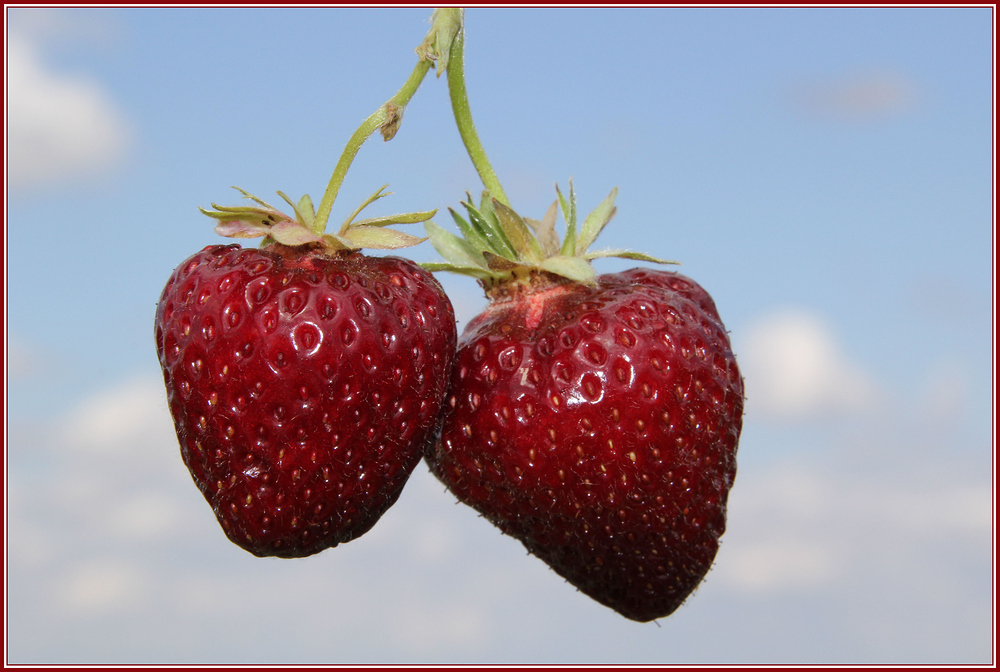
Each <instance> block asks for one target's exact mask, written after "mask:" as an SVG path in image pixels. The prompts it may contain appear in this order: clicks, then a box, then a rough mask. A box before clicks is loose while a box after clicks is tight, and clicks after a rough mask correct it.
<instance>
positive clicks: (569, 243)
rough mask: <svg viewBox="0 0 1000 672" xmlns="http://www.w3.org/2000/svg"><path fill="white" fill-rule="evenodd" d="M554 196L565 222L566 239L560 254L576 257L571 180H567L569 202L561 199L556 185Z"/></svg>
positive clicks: (574, 215) (573, 193) (574, 209)
mask: <svg viewBox="0 0 1000 672" xmlns="http://www.w3.org/2000/svg"><path fill="white" fill-rule="evenodd" d="M556 196H558V197H559V205H560V207H561V208H562V213H563V219H564V220H565V221H566V237H565V238H563V244H562V253H563V254H564V255H565V256H567V257H574V256H576V192H575V191H573V178H572V177H571V178H569V200H567V199H566V198H564V197H563V195H562V192H561V191H560V190H559V185H558V184H557V185H556Z"/></svg>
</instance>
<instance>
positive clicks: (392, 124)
mask: <svg viewBox="0 0 1000 672" xmlns="http://www.w3.org/2000/svg"><path fill="white" fill-rule="evenodd" d="M431 65H433V63H432V61H430V60H421V61H419V62H418V63H417V65H416V67H415V68H413V72H411V73H410V77H409V78H408V79H407V80H406V83H405V84H403V86H402V88H400V89H399V91H397V92H396V95H394V96H393V97H392V98H390V99H389V100H388V101H386V102H385V103H384V104H383V105H382V106H381V107H379V108H378V109H377V110H375V112H374V113H372V115H371V116H369V117H368V118H367V119H365V120H364V122H363V123H362V124H361V126H360V127H358V130H356V131H354V135H352V136H351V139H350V140H348V141H347V146H346V147H344V151H343V153H342V154H341V155H340V160H339V161H337V165H336V166H335V167H334V169H333V175H332V176H331V177H330V182H329V184H327V187H326V191H325V192H323V198H322V200H321V201H320V202H319V208H317V210H316V217H315V219H314V220H313V225H312V228H313V230H314V231H315V232H316V233H323V232H324V231H325V230H326V223H327V220H328V219H329V218H330V211H331V210H332V209H333V202H334V201H335V200H337V193H338V192H339V191H340V186H341V185H342V184H343V183H344V178H345V177H346V176H347V170H348V169H349V168H350V167H351V163H352V162H353V161H354V157H355V156H357V154H358V150H360V149H361V145H363V144H365V141H366V140H368V138H369V137H371V135H372V134H373V133H374V132H375V131H377V130H379V129H381V130H382V135H383V136H384V137H385V139H386V140H389V139H391V138H392V136H393V135H394V134H395V132H396V127H397V126H398V125H399V121H400V119H401V118H402V115H403V109H404V108H405V107H406V104H407V103H409V102H410V99H411V98H413V94H414V93H416V92H417V89H418V88H419V87H420V83H421V82H423V81H424V76H425V75H426V74H427V71H428V70H430V68H431Z"/></svg>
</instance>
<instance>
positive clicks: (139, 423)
mask: <svg viewBox="0 0 1000 672" xmlns="http://www.w3.org/2000/svg"><path fill="white" fill-rule="evenodd" d="M63 431H64V438H65V440H66V441H67V442H68V443H69V444H71V445H73V446H75V447H78V448H82V449H85V450H89V451H97V452H105V453H107V452H116V451H123V450H127V449H129V448H130V447H131V446H133V445H135V444H136V443H139V442H142V441H143V440H144V439H147V437H149V436H151V435H152V436H163V435H168V436H169V435H171V433H172V432H173V424H172V422H171V420H170V412H169V410H168V409H167V399H166V391H165V390H164V387H163V383H162V382H161V381H157V380H154V379H152V378H140V379H136V380H133V381H129V382H126V383H124V384H122V385H121V386H119V387H115V388H111V389H109V390H106V391H104V392H100V393H98V394H96V395H94V396H93V397H90V398H88V399H86V400H84V401H83V402H82V403H81V404H80V405H79V406H78V407H77V408H76V409H75V410H74V411H73V412H72V413H71V414H70V415H69V417H68V418H67V421H66V423H65V427H64V430H63Z"/></svg>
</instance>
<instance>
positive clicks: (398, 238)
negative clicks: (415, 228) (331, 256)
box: [339, 226, 427, 250]
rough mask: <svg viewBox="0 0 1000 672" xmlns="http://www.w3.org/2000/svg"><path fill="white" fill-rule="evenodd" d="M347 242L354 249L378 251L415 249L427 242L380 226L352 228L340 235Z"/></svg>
mask: <svg viewBox="0 0 1000 672" xmlns="http://www.w3.org/2000/svg"><path fill="white" fill-rule="evenodd" d="M339 238H340V239H343V240H347V241H349V242H350V243H351V246H352V247H353V248H372V249H378V250H398V249H400V248H402V247H413V246H414V245H419V244H420V243H422V242H424V241H425V240H427V239H426V238H418V237H416V236H411V235H410V234H408V233H403V232H402V231H397V230H395V229H385V228H382V227H380V226H352V227H350V228H349V229H347V231H344V232H343V233H341V234H340V235H339Z"/></svg>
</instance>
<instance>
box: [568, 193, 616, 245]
mask: <svg viewBox="0 0 1000 672" xmlns="http://www.w3.org/2000/svg"><path fill="white" fill-rule="evenodd" d="M617 195H618V187H615V188H614V189H612V190H611V193H610V194H608V197H607V198H605V199H604V200H603V201H601V202H600V204H599V205H598V206H597V207H596V208H594V211H593V212H591V213H590V214H589V215H587V219H585V220H583V225H582V226H581V227H580V237H579V239H578V240H577V241H576V252H577V254H583V253H584V252H586V251H587V248H589V247H590V245H591V243H593V242H594V240H596V239H597V236H599V235H600V234H601V231H603V230H604V227H605V226H607V224H608V222H610V221H611V218H612V217H614V216H615V212H616V210H615V196H617Z"/></svg>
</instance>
